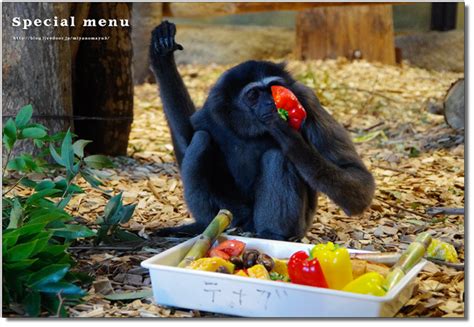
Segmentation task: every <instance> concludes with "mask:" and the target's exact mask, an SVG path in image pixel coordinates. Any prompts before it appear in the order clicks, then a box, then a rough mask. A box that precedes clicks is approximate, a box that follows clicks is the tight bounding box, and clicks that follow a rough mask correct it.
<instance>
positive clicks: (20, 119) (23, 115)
mask: <svg viewBox="0 0 474 327" xmlns="http://www.w3.org/2000/svg"><path fill="white" fill-rule="evenodd" d="M32 115H33V107H32V106H31V104H29V105H26V106H24V107H23V108H21V109H20V111H18V114H17V115H16V117H15V123H16V125H17V126H18V128H23V127H25V126H26V124H28V122H29V121H30V119H31V116H32Z"/></svg>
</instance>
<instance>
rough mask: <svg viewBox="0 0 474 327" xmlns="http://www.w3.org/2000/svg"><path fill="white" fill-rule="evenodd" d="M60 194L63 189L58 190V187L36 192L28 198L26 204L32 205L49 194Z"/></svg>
mask: <svg viewBox="0 0 474 327" xmlns="http://www.w3.org/2000/svg"><path fill="white" fill-rule="evenodd" d="M60 194H61V190H58V189H55V188H51V189H46V190H42V191H39V192H36V193H34V194H33V195H31V196H30V197H29V198H28V200H26V204H27V205H31V204H33V203H35V202H36V201H37V200H38V199H43V198H45V197H47V196H53V195H60Z"/></svg>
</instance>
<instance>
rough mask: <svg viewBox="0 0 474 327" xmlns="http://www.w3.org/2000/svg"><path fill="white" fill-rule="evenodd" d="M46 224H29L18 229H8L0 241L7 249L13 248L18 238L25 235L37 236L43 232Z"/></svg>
mask: <svg viewBox="0 0 474 327" xmlns="http://www.w3.org/2000/svg"><path fill="white" fill-rule="evenodd" d="M46 224H47V222H39V223H34V224H33V223H31V222H28V224H26V225H24V226H22V227H20V228H18V229H10V230H5V231H4V232H3V237H2V241H3V243H7V246H8V247H12V246H14V245H15V244H16V243H17V242H18V238H19V237H20V236H21V237H24V236H27V235H35V234H39V233H40V232H42V231H43V230H44V227H45V226H46Z"/></svg>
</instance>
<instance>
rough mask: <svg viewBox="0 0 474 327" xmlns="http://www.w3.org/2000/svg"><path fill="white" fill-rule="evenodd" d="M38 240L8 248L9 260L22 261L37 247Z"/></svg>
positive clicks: (7, 258)
mask: <svg viewBox="0 0 474 327" xmlns="http://www.w3.org/2000/svg"><path fill="white" fill-rule="evenodd" d="M36 243H37V241H36V240H34V241H32V242H29V243H25V244H18V245H15V246H14V247H12V248H11V249H10V250H8V253H7V257H6V260H7V261H20V260H24V259H27V258H29V256H30V255H31V253H32V252H33V251H34V249H35V247H36Z"/></svg>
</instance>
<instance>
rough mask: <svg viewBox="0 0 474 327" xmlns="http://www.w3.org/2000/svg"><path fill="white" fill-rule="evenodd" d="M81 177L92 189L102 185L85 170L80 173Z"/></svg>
mask: <svg viewBox="0 0 474 327" xmlns="http://www.w3.org/2000/svg"><path fill="white" fill-rule="evenodd" d="M81 176H82V177H83V178H84V179H85V180H86V181H87V183H89V184H90V186H92V187H93V188H99V186H102V185H104V184H103V183H102V182H101V181H100V180H98V179H97V178H95V177H94V176H93V175H92V173H91V172H90V170H88V169H86V170H83V171H81Z"/></svg>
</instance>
